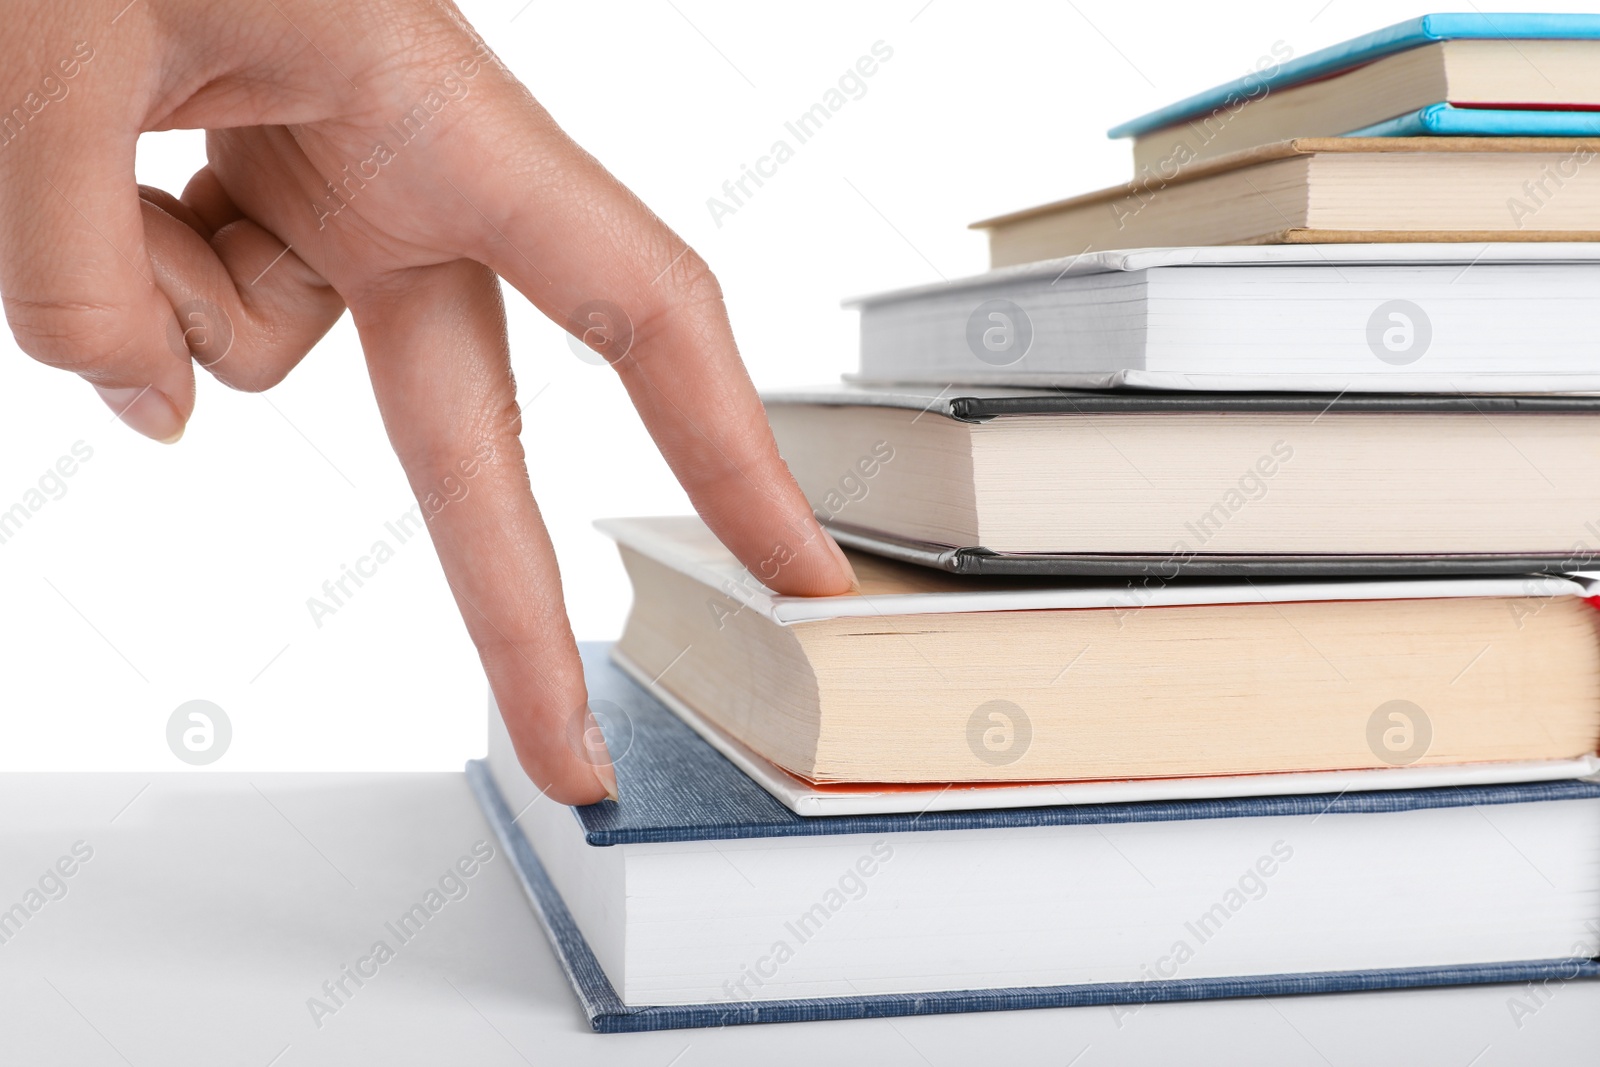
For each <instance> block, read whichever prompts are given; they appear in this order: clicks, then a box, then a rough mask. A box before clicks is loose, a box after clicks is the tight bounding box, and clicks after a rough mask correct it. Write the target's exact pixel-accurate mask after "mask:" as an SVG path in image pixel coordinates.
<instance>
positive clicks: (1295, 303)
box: [847, 169, 1600, 395]
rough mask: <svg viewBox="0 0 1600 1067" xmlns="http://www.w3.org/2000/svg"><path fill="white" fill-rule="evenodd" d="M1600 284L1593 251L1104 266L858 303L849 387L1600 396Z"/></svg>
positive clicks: (1396, 253) (1159, 255) (1267, 249)
mask: <svg viewBox="0 0 1600 1067" xmlns="http://www.w3.org/2000/svg"><path fill="white" fill-rule="evenodd" d="M1596 173H1600V169H1597V170H1596ZM1597 285H1600V244H1586V243H1581V242H1580V243H1559V244H1537V243H1531V244H1530V243H1522V244H1475V245H1469V244H1350V245H1340V244H1335V245H1314V246H1296V245H1288V246H1284V245H1266V246H1254V247H1220V248H1219V247H1196V248H1152V249H1144V250H1140V251H1131V252H1094V253H1088V254H1085V255H1081V256H1073V257H1069V258H1065V259H1060V260H1052V261H1046V262H1040V263H1030V264H1027V265H1024V266H1016V267H1010V268H1004V269H1001V270H995V271H990V272H989V273H987V274H980V275H977V276H974V277H969V278H960V279H956V280H954V281H951V282H943V283H940V284H937V285H927V286H920V287H916V288H912V289H905V290H900V291H897V292H889V293H881V294H876V295H872V296H866V297H860V298H857V299H855V300H853V301H850V302H849V304H848V305H847V306H854V307H857V308H859V309H860V314H861V369H860V372H859V374H857V375H853V376H851V380H852V381H857V382H864V383H896V382H899V383H918V384H925V385H932V386H933V387H934V388H935V389H936V390H937V389H939V388H942V387H945V386H948V385H951V384H952V383H955V384H959V385H992V386H1051V387H1065V388H1074V389H1105V388H1135V389H1163V390H1246V391H1268V392H1280V391H1301V390H1303V391H1309V392H1324V393H1328V394H1329V395H1334V394H1341V393H1351V392H1378V393H1416V392H1436V393H1528V392H1541V393H1542V392H1594V391H1600V332H1597V331H1596V330H1595V329H1594V328H1593V324H1592V321H1591V320H1592V314H1591V304H1592V296H1591V294H1593V293H1594V292H1596V291H1600V290H1597Z"/></svg>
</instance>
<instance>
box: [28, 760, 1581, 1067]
mask: <svg viewBox="0 0 1600 1067" xmlns="http://www.w3.org/2000/svg"><path fill="white" fill-rule="evenodd" d="M0 808H3V810H4V813H5V818H4V830H3V831H0V909H5V908H9V907H10V906H11V905H12V904H13V903H15V902H17V901H19V900H21V899H22V898H23V896H24V894H25V893H26V892H27V891H28V889H29V888H30V887H32V886H34V885H36V884H37V881H38V879H39V877H40V875H41V874H42V873H43V872H44V871H45V869H46V868H47V867H49V866H51V865H52V864H54V863H55V862H56V860H57V859H58V857H60V856H62V855H66V854H69V853H70V850H71V849H72V846H73V845H74V843H75V842H78V841H82V842H85V843H86V844H87V845H88V846H89V847H90V848H92V849H93V850H94V851H93V857H92V858H91V859H90V860H89V861H88V862H86V863H84V864H83V865H82V866H81V868H80V869H78V870H77V871H76V873H75V874H74V875H73V876H72V877H71V878H70V879H67V880H66V886H67V892H66V895H65V896H62V897H61V898H60V899H58V900H53V901H50V902H49V903H47V904H45V905H44V906H43V907H42V908H40V909H39V910H38V911H37V913H35V914H34V915H33V916H32V918H31V919H30V920H29V921H28V922H27V923H26V924H25V925H24V926H23V927H22V929H21V930H20V931H19V932H17V933H16V934H15V935H13V936H11V937H10V938H9V940H7V941H6V942H5V943H3V944H0V1064H7V1065H11V1064H16V1065H19V1067H21V1065H27V1067H44V1065H51V1064H65V1065H72V1067H95V1065H100V1064H105V1065H119V1064H122V1065H132V1067H146V1065H151V1067H155V1065H161V1067H182V1065H186V1064H204V1065H206V1067H214V1065H222V1064H230V1065H231V1064H239V1065H246V1067H268V1065H271V1067H300V1065H305V1064H340V1065H350V1064H367V1063H373V1064H380V1063H381V1064H452V1065H455V1064H461V1065H466V1064H488V1065H497V1064H504V1065H508V1067H515V1065H517V1064H538V1065H540V1067H543V1065H546V1064H561V1065H565V1064H582V1063H606V1064H619V1065H631V1064H639V1065H648V1067H669V1065H670V1067H696V1065H702V1064H723V1063H727V1064H734V1063H762V1064H785V1063H795V1064H807V1065H811V1067H816V1065H823V1067H832V1065H835V1064H846V1063H871V1064H874V1065H878V1067H894V1065H900V1064H904V1065H908V1067H917V1065H927V1064H934V1065H940V1067H942V1065H945V1064H969V1063H986V1062H1004V1063H1007V1064H1034V1063H1039V1064H1053V1065H1056V1067H1064V1065H1068V1064H1071V1065H1073V1067H1093V1065H1096V1064H1111V1063H1161V1064H1171V1063H1223V1062H1226V1063H1229V1064H1252V1063H1263V1064H1274V1065H1291V1064H1361V1065H1370V1064H1380V1063H1394V1064H1407V1065H1417V1064H1448V1065H1454V1067H1468V1065H1469V1064H1470V1065H1472V1067H1489V1065H1491V1064H1545V1063H1550V1064H1555V1063H1561V1064H1570V1063H1593V1062H1595V1061H1596V1059H1597V1057H1600V1052H1597V1048H1600V982H1575V983H1571V984H1567V985H1559V984H1552V985H1551V986H1550V987H1549V988H1548V989H1547V990H1545V991H1543V992H1541V993H1540V994H1539V997H1540V999H1541V1000H1542V1002H1543V1003H1542V1005H1539V1006H1538V1007H1537V1010H1536V1011H1535V1012H1534V1013H1533V1014H1526V1013H1524V1014H1523V1015H1522V1017H1521V1019H1520V1025H1519V1020H1518V1019H1517V1018H1515V1017H1514V1016H1513V1013H1512V1011H1511V1007H1510V1005H1509V1001H1510V998H1511V997H1513V996H1519V997H1520V998H1521V999H1522V1001H1523V1002H1524V1003H1526V1004H1529V1005H1536V1004H1539V1002H1538V1001H1536V1000H1535V999H1534V998H1533V997H1531V996H1530V995H1529V992H1528V990H1527V989H1526V988H1519V987H1508V986H1484V987H1472V988H1463V989H1455V990H1417V991H1410V992H1398V993H1377V994H1373V993H1366V994H1345V995H1337V996H1317V997H1282V998H1275V999H1271V1000H1268V999H1264V998H1254V999H1248V1000H1236V1001H1212V1002H1209V1003H1199V1004H1165V1005H1163V1004H1154V1005H1148V1006H1145V1007H1143V1008H1142V1009H1140V1010H1139V1012H1138V1013H1137V1014H1136V1015H1135V1016H1133V1017H1132V1018H1124V1019H1123V1020H1122V1021H1121V1025H1120V1027H1119V1025H1118V1020H1117V1018H1116V1017H1115V1016H1114V1014H1113V1013H1112V1011H1111V1010H1110V1009H1109V1008H1104V1007H1099V1008H1070V1009H1050V1010H1041V1011H1023V1012H996V1013H990V1014H975V1015H947V1016H927V1017H921V1018H904V1019H885V1020H870V1021H861V1022H827V1023H803V1024H793V1023H791V1024H780V1025H768V1026H743V1027H730V1028H727V1029H722V1030H672V1031H664V1032H659V1033H652V1034H622V1035H607V1036H602V1035H597V1034H594V1033H591V1032H590V1031H589V1029H588V1026H587V1023H586V1021H585V1020H584V1017H583V1015H582V1013H581V1012H580V1011H579V1010H578V1005H577V1002H576V1000H575V999H574V997H573V995H572V992H571V990H570V989H569V987H568V985H567V982H566V979H565V978H564V976H563V975H562V974H561V971H560V968H559V967H558V965H557V964H556V962H555V959H554V957H553V956H552V955H551V952H550V949H549V946H548V945H547V944H546V942H545V939H544V935H543V932H542V931H541V930H540V929H539V926H538V924H537V922H536V921H535V919H534V917H533V915H532V913H531V912H530V911H529V909H528V905H527V903H526V901H525V900H524V898H523V896H522V892H521V890H520V888H519V887H518V885H517V883H516V881H515V878H514V876H513V873H512V870H511V868H510V866H509V864H508V863H507V860H506V857H505V856H504V855H503V854H501V853H500V851H499V849H498V847H497V848H496V855H495V858H494V859H493V860H491V861H490V862H489V863H488V864H486V865H485V867H484V869H483V870H482V871H481V872H479V873H478V874H477V875H476V876H475V877H474V878H473V879H472V880H471V882H470V883H469V884H470V892H469V894H468V895H467V896H466V897H465V898H463V899H461V900H459V901H456V902H452V903H450V904H448V905H447V906H445V907H444V908H443V909H442V910H441V911H440V912H439V914H438V915H436V916H435V917H434V918H433V919H432V920H431V921H430V922H429V923H428V925H427V926H426V927H425V928H424V929H423V930H422V932H421V933H419V934H418V935H417V936H416V937H415V938H414V939H412V940H411V941H410V942H409V943H408V944H405V945H402V946H399V947H398V949H397V953H396V956H395V958H394V959H393V960H391V961H389V962H388V963H386V964H385V965H383V966H382V967H381V968H379V971H378V974H377V975H376V976H375V977H373V978H371V979H370V980H368V981H367V982H366V984H365V985H364V986H363V987H361V988H360V989H357V990H356V991H355V992H354V994H353V995H352V996H351V997H350V998H349V999H348V1001H347V1002H346V1003H345V1005H344V1006H343V1007H342V1008H340V1009H339V1010H338V1011H337V1012H336V1013H335V1014H334V1015H332V1016H328V1017H325V1018H323V1019H322V1020H321V1025H320V1027H319V1026H318V1025H317V1024H316V1022H314V1021H313V1018H312V1014H311V1012H310V1010H309V1009H308V1008H307V1004H306V1002H307V999H308V998H310V997H312V996H315V995H319V994H320V992H321V990H320V986H321V985H322V983H323V982H324V981H325V980H328V979H333V978H337V977H338V974H339V970H340V967H341V966H342V965H344V964H353V963H354V962H355V961H356V960H357V959H358V958H359V957H361V956H363V955H365V954H366V953H367V951H368V950H369V948H370V946H371V945H372V943H373V942H374V941H375V940H377V939H379V938H383V939H385V940H387V941H389V942H390V944H391V945H394V944H395V942H394V939H393V937H392V936H391V935H389V934H388V933H387V932H386V931H385V929H384V925H383V924H384V923H385V922H386V921H388V920H391V919H393V918H394V917H395V916H397V915H398V914H400V913H401V912H402V911H404V910H405V909H406V908H408V907H409V906H410V905H411V904H412V903H414V902H416V901H417V900H419V899H420V898H421V896H422V895H423V894H424V893H425V892H426V891H427V890H428V889H429V888H430V887H432V886H433V885H435V884H436V882H437V880H438V878H439V876H440V874H442V873H443V872H444V871H445V869H446V868H447V867H448V866H449V865H451V864H452V863H454V861H455V860H456V859H457V858H458V857H459V856H461V855H463V854H465V853H467V852H468V851H469V850H470V849H471V848H472V846H473V844H474V843H476V842H478V841H489V842H490V843H493V841H494V838H493V835H492V834H491V833H490V830H489V827H488V825H487V824H486V823H485V821H484V819H483V817H482V815H481V814H479V812H478V809H477V807H476V805H475V803H474V801H473V799H472V796H471V793H470V791H469V790H468V788H467V785H466V781H465V779H464V777H463V776H462V775H459V774H448V775H446V774H435V775H249V776H246V775H231V774H206V773H197V774H185V775H156V776H148V775H144V776H136V775H43V774H41V775H11V776H7V777H3V778H0ZM1395 906H1396V907H1397V908H1402V909H1410V908H1425V907H1426V906H1427V903H1426V901H1409V900H1396V902H1395ZM352 988H353V987H352Z"/></svg>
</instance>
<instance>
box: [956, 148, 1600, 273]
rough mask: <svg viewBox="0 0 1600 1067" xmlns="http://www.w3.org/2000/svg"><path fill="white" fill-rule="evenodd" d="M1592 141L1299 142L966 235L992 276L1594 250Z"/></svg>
mask: <svg viewBox="0 0 1600 1067" xmlns="http://www.w3.org/2000/svg"><path fill="white" fill-rule="evenodd" d="M1597 152H1600V139H1596V138H1593V137H1325V138H1295V139H1292V140H1287V141H1280V142H1278V143H1276V144H1270V145H1265V146H1262V147H1259V148H1252V149H1248V150H1246V151H1242V152H1234V153H1231V154H1229V155H1225V156H1221V157H1220V158H1217V159H1211V160H1203V161H1199V162H1194V163H1191V164H1186V165H1180V164H1177V163H1173V164H1171V165H1169V166H1166V167H1164V168H1162V169H1160V170H1146V171H1144V172H1141V173H1140V174H1139V175H1137V176H1136V177H1135V179H1134V180H1133V181H1131V182H1128V183H1127V184H1125V185H1118V186H1113V187H1112V188H1110V189H1103V190H1100V191H1099V192H1094V193H1088V194H1085V195H1082V196H1075V197H1072V198H1070V199H1067V200H1061V201H1058V202H1056V203H1052V204H1044V205H1042V206H1040V207H1034V208H1029V209H1027V210H1024V211H1017V212H1012V213H1010V214H1006V215H1001V216H999V217H997V218H992V219H986V220H984V221H982V222H976V223H973V228H974V229H978V230H983V231H985V232H987V233H988V235H989V261H990V263H991V264H992V265H993V266H996V267H1007V266H1012V265H1014V264H1018V263H1032V262H1035V261H1038V260H1045V259H1056V258H1059V257H1062V256H1076V255H1081V254H1083V253H1085V252H1097V251H1103V250H1105V249H1128V248H1157V247H1167V246H1175V245H1227V244H1326V243H1332V242H1358V243H1372V242H1397V241H1418V242H1441V241H1456V242H1461V241H1465V242H1475V243H1481V242H1485V241H1593V240H1597V239H1600V177H1596V174H1597V173H1600V172H1597V171H1596V170H1595V168H1592V167H1587V166H1585V165H1584V164H1585V163H1587V162H1588V161H1589V160H1592V159H1593V158H1594V156H1595V154H1596V153H1597Z"/></svg>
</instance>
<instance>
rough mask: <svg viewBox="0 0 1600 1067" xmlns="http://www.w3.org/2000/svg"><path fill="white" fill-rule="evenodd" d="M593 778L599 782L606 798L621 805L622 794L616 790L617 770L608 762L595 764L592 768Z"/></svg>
mask: <svg viewBox="0 0 1600 1067" xmlns="http://www.w3.org/2000/svg"><path fill="white" fill-rule="evenodd" d="M594 776H595V777H596V778H597V779H599V780H600V785H601V787H602V788H603V789H605V791H606V796H608V797H610V798H611V799H612V800H614V801H617V802H618V803H621V801H622V792H621V791H620V790H619V789H617V769H616V768H615V767H613V766H612V765H611V764H610V763H609V762H607V763H597V764H595V767H594Z"/></svg>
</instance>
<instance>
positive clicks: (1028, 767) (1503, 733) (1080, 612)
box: [599, 516, 1600, 784]
mask: <svg viewBox="0 0 1600 1067" xmlns="http://www.w3.org/2000/svg"><path fill="white" fill-rule="evenodd" d="M599 525H600V528H601V530H602V531H604V532H605V533H607V534H609V535H610V536H611V537H613V538H614V539H615V540H616V541H617V543H618V546H619V549H620V551H621V555H622V559H623V564H624V566H625V568H626V569H627V571H628V576H629V578H630V580H631V581H632V583H633V587H634V601H633V607H632V610H631V611H630V612H629V615H628V621H627V624H626V626H625V627H624V630H623V634H622V637H621V639H620V640H619V641H618V643H617V652H618V654H619V656H624V657H626V658H627V660H628V661H629V662H630V663H631V664H632V665H633V666H634V668H635V669H636V670H637V671H638V672H639V674H640V675H641V676H642V677H644V678H646V679H648V680H649V681H650V683H651V684H652V685H654V686H657V687H659V688H661V689H663V690H665V691H667V692H669V693H671V694H672V695H673V696H674V697H675V698H676V699H678V700H680V701H682V703H683V704H685V705H687V706H688V707H690V708H692V709H693V710H694V711H695V712H696V713H697V714H698V715H699V716H701V717H703V718H704V719H707V720H709V721H710V722H712V723H714V724H715V725H716V726H717V727H718V728H720V729H721V730H724V731H726V732H727V733H729V734H731V735H733V736H734V737H736V738H737V739H738V740H739V741H740V742H742V743H743V744H744V745H746V746H748V747H749V748H750V749H752V750H754V751H755V752H756V753H758V754H760V755H761V756H762V757H763V758H764V759H766V760H769V761H771V762H772V763H774V764H777V765H778V766H780V767H782V768H783V769H784V770H785V771H787V772H788V773H790V774H792V775H794V776H796V777H799V778H802V779H805V780H806V781H809V782H813V783H833V782H856V783H927V782H933V783H941V784H943V783H960V782H1029V781H1032V782H1060V781H1103V780H1107V779H1127V778H1184V777H1206V776H1215V775H1243V774H1271V773H1298V772H1306V771H1342V770H1356V769H1366V768H1383V767H1392V766H1434V765H1446V766H1448V765H1465V764H1475V763H1490V762H1496V763H1498V762H1507V761H1522V760H1533V761H1538V760H1576V759H1582V758H1585V757H1587V756H1590V755H1592V754H1593V753H1594V752H1595V750H1596V744H1597V738H1600V641H1597V639H1596V638H1597V633H1596V627H1597V625H1600V612H1597V611H1596V610H1595V608H1594V606H1593V605H1592V604H1591V603H1590V602H1589V600H1588V599H1587V597H1588V596H1589V595H1590V592H1589V590H1588V588H1587V587H1586V585H1584V584H1583V583H1581V582H1579V581H1575V580H1570V579H1566V578H1560V577H1549V576H1536V575H1529V576H1522V577H1508V578H1494V579H1490V578H1480V579H1455V580H1445V579H1406V580H1400V579H1394V580H1386V581H1353V580H1352V581H1320V582H1294V581H1277V582H1272V581H1248V582H1231V583H1230V582H1152V581H1145V582H1138V583H1133V582H1120V583H1118V582H1098V583H1097V582H1084V581H1073V580H1064V579H1062V580H1026V579H1025V580H1015V579H1013V580H1007V579H960V578H955V577H952V576H949V575H942V574H939V573H938V572H936V571H933V570H930V569H927V568H921V567H914V566H910V565H907V564H901V563H896V562H894V561H891V560H886V559H880V558H876V557H872V556H865V555H860V554H856V555H855V556H853V557H852V563H853V564H854V565H855V569H856V574H857V576H858V578H859V579H860V588H859V592H856V593H853V594H850V595H842V596H834V597H818V598H803V597H789V596H779V595H777V594H774V593H772V592H771V591H770V590H768V589H767V588H765V587H764V586H763V585H761V583H760V582H759V581H758V580H757V578H756V577H755V576H754V575H752V574H751V573H750V572H748V571H746V570H745V569H744V568H743V567H742V566H740V565H739V563H738V562H737V560H735V559H734V557H733V556H732V554H731V553H729V552H728V551H727V549H725V548H724V547H722V545H721V544H720V543H718V542H717V540H716V538H715V537H713V536H712V534H711V532H710V531H709V530H708V529H707V528H706V527H705V525H704V524H703V523H702V522H701V521H700V520H699V519H698V518H695V517H693V516H687V517H673V518H654V519H611V520H606V521H604V522H602V523H600V524H599ZM787 551H788V552H790V553H792V552H793V547H792V546H790V547H789V548H788V549H787ZM784 552H785V546H784V545H783V544H782V543H781V542H780V543H779V544H778V546H777V548H776V549H775V553H774V555H773V557H772V561H773V562H772V566H775V567H780V568H781V566H782V562H783V560H784V559H785V558H787V557H786V556H785V554H784ZM1467 678H1470V679H1471V680H1470V682H1469V683H1468V684H1457V683H1459V682H1460V681H1462V680H1463V679H1467Z"/></svg>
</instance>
